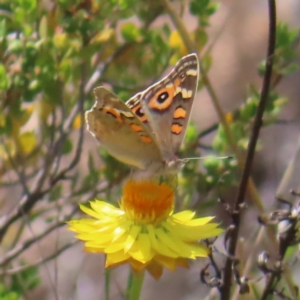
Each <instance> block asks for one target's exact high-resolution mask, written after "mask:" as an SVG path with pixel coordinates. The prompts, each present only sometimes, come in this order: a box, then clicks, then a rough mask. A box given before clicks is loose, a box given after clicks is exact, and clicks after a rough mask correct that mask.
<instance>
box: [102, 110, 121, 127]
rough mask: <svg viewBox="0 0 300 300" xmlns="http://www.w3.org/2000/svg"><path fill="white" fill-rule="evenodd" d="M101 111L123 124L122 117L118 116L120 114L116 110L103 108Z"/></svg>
mask: <svg viewBox="0 0 300 300" xmlns="http://www.w3.org/2000/svg"><path fill="white" fill-rule="evenodd" d="M103 111H104V112H105V113H106V114H108V115H111V116H112V117H114V118H116V119H117V120H118V121H119V122H120V123H123V119H122V117H121V116H120V113H119V112H118V111H117V110H115V109H113V108H112V107H109V108H107V107H104V108H103Z"/></svg>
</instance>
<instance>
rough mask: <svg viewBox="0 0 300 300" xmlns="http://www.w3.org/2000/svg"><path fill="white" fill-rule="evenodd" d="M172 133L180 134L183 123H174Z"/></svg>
mask: <svg viewBox="0 0 300 300" xmlns="http://www.w3.org/2000/svg"><path fill="white" fill-rule="evenodd" d="M171 130H172V133H174V134H180V133H181V132H182V125H180V124H178V123H173V124H172V127H171Z"/></svg>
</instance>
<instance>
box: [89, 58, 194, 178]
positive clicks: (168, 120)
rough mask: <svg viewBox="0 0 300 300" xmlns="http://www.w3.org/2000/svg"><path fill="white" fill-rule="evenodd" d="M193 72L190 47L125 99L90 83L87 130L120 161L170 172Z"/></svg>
mask: <svg viewBox="0 0 300 300" xmlns="http://www.w3.org/2000/svg"><path fill="white" fill-rule="evenodd" d="M198 78H199V62H198V58H197V55H196V54H194V53H192V54H189V55H186V56H184V57H182V58H181V59H180V60H179V61H178V62H177V64H176V65H175V67H174V69H173V70H172V71H171V72H170V73H169V74H168V75H167V76H166V77H164V78H163V79H161V80H160V81H158V82H157V83H155V84H153V85H151V86H150V87H148V88H147V89H146V90H144V91H142V92H140V93H137V94H136V95H134V96H133V97H131V98H130V99H129V100H128V101H127V102H126V103H124V102H122V100H120V99H119V98H118V97H117V96H116V95H115V94H114V93H112V92H111V91H109V90H107V89H106V88H104V87H101V86H100V87H96V88H95V89H94V94H95V97H96V102H95V104H94V105H93V107H92V108H91V109H90V110H88V111H86V113H85V120H86V123H87V129H88V131H89V132H90V133H91V134H92V135H93V136H94V137H95V138H96V139H97V140H99V141H100V142H101V144H102V146H103V147H104V148H106V149H107V151H108V152H109V153H110V154H111V155H112V156H114V157H115V158H117V159H118V160H120V161H121V162H123V163H126V164H128V165H131V166H134V167H136V168H138V169H141V170H147V171H150V172H153V173H155V172H157V173H160V172H161V173H176V172H178V171H179V170H180V168H181V167H182V166H183V164H184V160H182V159H179V158H178V152H179V148H180V146H181V143H182V141H183V139H184V136H185V132H186V128H187V125H188V121H189V118H190V114H191V110H192V106H193V102H194V96H195V93H196V91H197V85H198Z"/></svg>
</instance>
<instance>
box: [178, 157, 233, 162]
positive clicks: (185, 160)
mask: <svg viewBox="0 0 300 300" xmlns="http://www.w3.org/2000/svg"><path fill="white" fill-rule="evenodd" d="M232 158H234V157H233V156H217V157H216V156H203V157H190V158H182V159H179V160H180V161H182V162H184V163H187V162H189V161H190V160H205V159H232Z"/></svg>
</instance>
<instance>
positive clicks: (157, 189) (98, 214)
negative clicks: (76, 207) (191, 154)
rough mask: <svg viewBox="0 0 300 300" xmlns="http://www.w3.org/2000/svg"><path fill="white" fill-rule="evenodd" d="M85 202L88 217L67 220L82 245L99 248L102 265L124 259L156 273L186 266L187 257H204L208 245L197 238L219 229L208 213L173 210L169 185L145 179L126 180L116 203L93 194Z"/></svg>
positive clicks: (133, 265) (215, 234) (211, 233)
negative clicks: (103, 257)
mask: <svg viewBox="0 0 300 300" xmlns="http://www.w3.org/2000/svg"><path fill="white" fill-rule="evenodd" d="M90 206H91V208H88V207H86V206H83V205H81V206H80V208H81V210H82V211H83V212H85V213H86V214H88V215H89V216H91V217H93V219H80V220H72V221H70V222H68V223H69V229H70V230H72V231H75V232H76V233H77V236H76V237H77V238H78V239H80V240H83V241H84V242H85V251H87V252H93V253H105V254H106V256H107V257H106V265H105V267H113V266H117V265H120V264H124V263H130V265H131V266H132V268H133V269H134V270H135V271H140V270H143V269H147V270H148V271H149V272H150V273H151V274H152V275H153V276H154V277H155V278H156V279H158V278H159V277H160V276H161V274H162V271H163V267H166V268H168V269H170V270H175V268H176V266H182V267H186V268H188V259H196V258H197V257H206V256H207V255H208V254H209V249H208V248H207V247H206V246H204V245H202V244H200V243H199V240H200V239H206V238H210V237H213V236H217V235H219V234H220V233H221V232H222V229H220V228H218V224H217V223H209V222H210V221H211V220H212V219H213V217H205V218H198V219H195V218H194V216H195V213H194V212H192V211H188V210H186V211H182V212H179V213H176V214H174V213H173V207H174V192H173V190H172V189H171V188H170V187H169V186H168V185H167V184H166V183H162V184H158V183H156V182H154V181H151V180H143V181H137V180H129V181H127V183H126V184H125V186H124V189H123V197H122V199H121V203H120V208H116V207H115V206H113V205H111V204H108V203H106V202H104V201H99V200H95V201H92V202H90Z"/></svg>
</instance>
